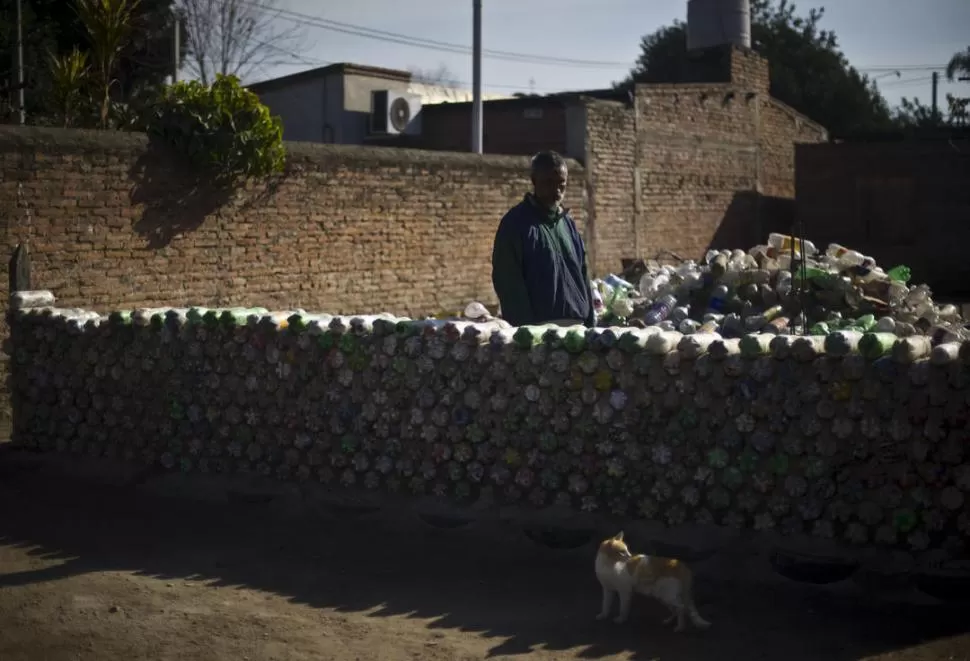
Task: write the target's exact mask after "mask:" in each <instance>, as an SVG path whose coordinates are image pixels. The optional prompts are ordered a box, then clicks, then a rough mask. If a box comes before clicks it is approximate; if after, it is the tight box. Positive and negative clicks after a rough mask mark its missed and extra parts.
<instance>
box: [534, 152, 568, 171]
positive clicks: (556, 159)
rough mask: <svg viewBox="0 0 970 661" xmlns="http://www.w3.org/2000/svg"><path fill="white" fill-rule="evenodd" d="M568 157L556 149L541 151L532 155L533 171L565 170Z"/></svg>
mask: <svg viewBox="0 0 970 661" xmlns="http://www.w3.org/2000/svg"><path fill="white" fill-rule="evenodd" d="M565 169H567V168H566V159H564V158H563V157H562V156H560V155H559V154H558V153H557V152H554V151H541V152H539V153H538V154H536V155H535V156H533V157H532V172H533V173H536V172H542V171H546V172H548V171H549V170H565Z"/></svg>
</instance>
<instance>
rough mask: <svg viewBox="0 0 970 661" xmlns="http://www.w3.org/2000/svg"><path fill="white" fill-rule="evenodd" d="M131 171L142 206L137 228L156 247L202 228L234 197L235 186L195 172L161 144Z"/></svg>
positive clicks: (133, 198)
mask: <svg viewBox="0 0 970 661" xmlns="http://www.w3.org/2000/svg"><path fill="white" fill-rule="evenodd" d="M128 175H129V178H130V179H131V181H132V182H134V184H135V185H134V187H133V188H132V192H131V202H132V204H135V205H138V206H140V207H141V208H142V213H141V217H140V218H138V220H137V221H135V225H134V228H135V231H136V232H137V233H138V234H139V235H140V236H142V237H144V239H145V241H146V242H147V247H149V248H152V249H157V248H163V247H165V246H167V245H168V244H169V243H171V241H172V239H174V238H175V237H176V236H178V235H180V234H185V233H188V232H191V231H193V230H195V229H198V227H199V226H200V225H202V223H203V222H205V219H206V218H207V217H209V216H210V215H212V214H214V213H216V212H217V211H219V210H220V209H222V207H224V206H225V205H226V204H227V203H228V202H229V201H230V200H231V199H232V197H233V188H232V187H231V186H227V185H224V184H220V183H217V182H215V181H213V179H212V178H211V177H208V176H206V175H203V174H201V173H198V172H192V171H191V169H190V168H187V167H185V166H183V165H181V164H180V163H179V161H178V160H177V157H175V155H174V154H172V152H171V151H170V150H168V149H167V148H165V147H162V146H158V145H151V146H149V148H148V149H146V150H145V152H144V153H143V154H142V155H141V156H139V157H138V159H137V160H136V161H135V163H134V165H132V167H131V169H130V170H129V172H128Z"/></svg>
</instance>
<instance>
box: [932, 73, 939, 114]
mask: <svg viewBox="0 0 970 661" xmlns="http://www.w3.org/2000/svg"><path fill="white" fill-rule="evenodd" d="M939 91H940V72H939V71H934V72H933V94H932V96H933V116H934V117H936V115H937V113H938V112H939V104H938V102H937V97H938V96H939Z"/></svg>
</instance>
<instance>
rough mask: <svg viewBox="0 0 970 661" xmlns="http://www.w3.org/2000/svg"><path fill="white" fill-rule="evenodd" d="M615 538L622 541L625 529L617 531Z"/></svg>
mask: <svg viewBox="0 0 970 661" xmlns="http://www.w3.org/2000/svg"><path fill="white" fill-rule="evenodd" d="M613 539H615V540H616V541H618V542H622V541H623V531H622V530H621V531H620V532H618V533H616V537H614V538H613Z"/></svg>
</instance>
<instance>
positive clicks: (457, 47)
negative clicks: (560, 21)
mask: <svg viewBox="0 0 970 661" xmlns="http://www.w3.org/2000/svg"><path fill="white" fill-rule="evenodd" d="M242 2H243V3H244V4H247V5H250V6H251V7H255V8H257V9H261V10H263V11H265V12H272V13H275V14H276V15H277V16H278V17H279V18H282V19H284V20H287V21H291V22H294V23H297V24H300V25H311V26H312V27H316V28H320V29H322V30H330V31H333V32H339V33H342V34H350V35H353V36H356V37H362V38H365V39H374V40H376V41H383V42H386V43H394V44H400V45H402V46H412V47H414V48H425V49H428V50H435V51H440V52H444V53H455V54H459V55H471V54H472V49H471V46H466V45H464V44H456V43H452V42H447V41H438V40H436V39H425V38H423V37H414V36H411V35H406V34H401V33H399V32H388V31H386V30H377V29H374V28H368V27H365V26H362V25H355V24H353V23H343V22H341V21H333V20H330V19H325V18H320V17H318V16H313V15H311V14H304V13H302V12H296V11H291V10H289V9H279V8H276V7H271V6H268V5H264V4H260V3H259V2H253V1H251V0H242ZM482 57H487V58H489V59H493V60H506V61H511V62H526V63H530V64H544V65H550V66H570V67H582V68H592V69H620V68H622V69H628V68H630V66H632V63H631V62H608V61H603V60H581V59H574V58H565V57H552V56H547V55H536V54H530V53H516V52H512V51H503V50H491V49H483V50H482Z"/></svg>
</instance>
